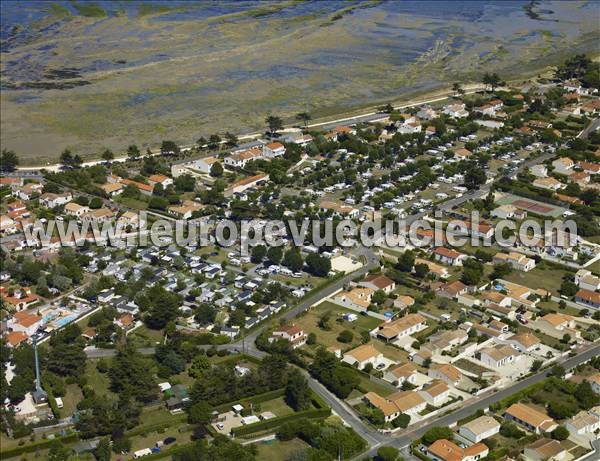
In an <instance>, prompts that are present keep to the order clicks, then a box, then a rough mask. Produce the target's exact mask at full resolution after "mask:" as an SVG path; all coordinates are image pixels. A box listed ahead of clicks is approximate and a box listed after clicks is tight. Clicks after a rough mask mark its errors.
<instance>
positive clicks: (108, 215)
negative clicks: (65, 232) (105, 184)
mask: <svg viewBox="0 0 600 461" xmlns="http://www.w3.org/2000/svg"><path fill="white" fill-rule="evenodd" d="M114 217H115V214H114V212H113V211H112V210H109V209H108V208H98V209H97V210H93V211H89V212H88V213H86V214H85V215H83V220H84V221H90V222H95V223H98V224H100V223H103V222H105V221H110V220H112V219H113V218H114Z"/></svg>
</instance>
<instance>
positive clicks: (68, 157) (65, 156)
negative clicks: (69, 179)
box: [60, 149, 73, 168]
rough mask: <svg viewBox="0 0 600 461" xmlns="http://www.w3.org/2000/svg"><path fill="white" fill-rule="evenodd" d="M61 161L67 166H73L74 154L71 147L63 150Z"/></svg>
mask: <svg viewBox="0 0 600 461" xmlns="http://www.w3.org/2000/svg"><path fill="white" fill-rule="evenodd" d="M60 163H61V165H63V166H64V167H67V168H69V167H71V166H73V154H71V151H70V150H69V149H65V150H63V151H62V154H60Z"/></svg>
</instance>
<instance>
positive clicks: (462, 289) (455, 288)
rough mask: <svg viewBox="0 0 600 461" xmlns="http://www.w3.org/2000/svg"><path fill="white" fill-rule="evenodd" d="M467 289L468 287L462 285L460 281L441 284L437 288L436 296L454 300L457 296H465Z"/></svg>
mask: <svg viewBox="0 0 600 461" xmlns="http://www.w3.org/2000/svg"><path fill="white" fill-rule="evenodd" d="M467 289H468V287H467V286H466V285H465V284H464V283H462V282H461V281H460V280H455V281H454V282H449V283H444V284H442V285H441V286H440V287H439V288H438V290H437V294H438V296H442V297H443V298H449V299H455V298H457V297H458V296H459V295H463V294H465V293H466V292H467Z"/></svg>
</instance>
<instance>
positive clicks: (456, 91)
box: [452, 82, 465, 97]
mask: <svg viewBox="0 0 600 461" xmlns="http://www.w3.org/2000/svg"><path fill="white" fill-rule="evenodd" d="M452 92H453V93H454V96H455V97H458V96H461V95H463V94H464V93H465V90H463V88H462V86H461V85H460V83H458V82H456V83H453V84H452Z"/></svg>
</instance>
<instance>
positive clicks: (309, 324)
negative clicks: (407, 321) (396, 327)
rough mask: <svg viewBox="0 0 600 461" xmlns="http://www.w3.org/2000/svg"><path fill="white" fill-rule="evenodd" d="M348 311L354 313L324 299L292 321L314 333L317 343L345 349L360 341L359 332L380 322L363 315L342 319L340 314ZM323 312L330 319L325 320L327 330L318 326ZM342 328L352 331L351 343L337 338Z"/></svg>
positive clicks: (307, 331)
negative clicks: (352, 318) (351, 318)
mask: <svg viewBox="0 0 600 461" xmlns="http://www.w3.org/2000/svg"><path fill="white" fill-rule="evenodd" d="M349 312H352V313H356V312H354V311H351V310H349V309H345V308H344V307H341V306H338V305H337V304H333V303H331V302H329V301H325V302H323V303H321V304H319V305H318V306H317V307H313V308H312V309H310V310H309V311H306V313H305V314H304V315H301V316H299V317H297V318H296V319H295V321H294V323H295V324H297V325H298V326H300V327H302V328H303V329H304V332H305V333H306V334H309V333H315V335H316V336H317V343H319V344H322V345H323V346H325V347H331V346H335V347H339V348H341V349H342V350H345V349H348V348H350V347H352V346H355V345H358V344H360V343H361V342H362V336H361V334H362V333H363V332H368V331H370V330H372V329H373V328H375V327H376V326H377V325H379V324H380V323H381V321H380V320H378V319H375V318H373V317H369V316H365V315H358V319H357V320H356V321H355V322H347V321H344V320H342V316H343V315H344V314H345V313H349ZM325 313H329V316H330V320H329V321H328V322H327V323H328V325H329V326H330V329H329V330H325V329H323V328H320V327H319V320H320V319H321V318H322V316H323V315H324V314H325ZM344 330H350V331H352V332H353V333H354V338H353V340H352V342H351V343H341V342H339V341H338V340H337V337H338V335H339V334H340V333H341V332H342V331H344Z"/></svg>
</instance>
